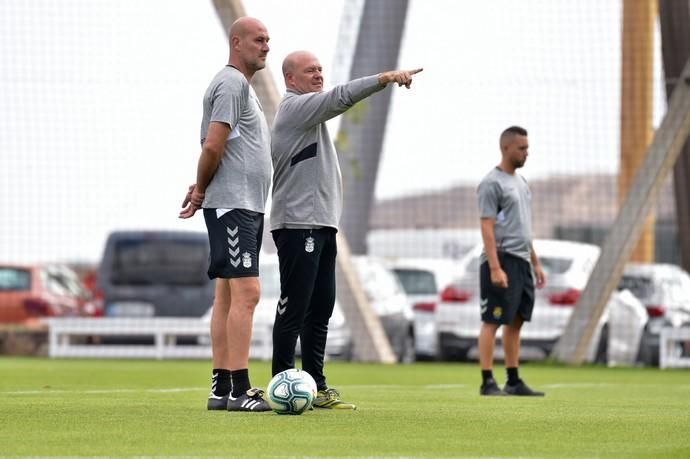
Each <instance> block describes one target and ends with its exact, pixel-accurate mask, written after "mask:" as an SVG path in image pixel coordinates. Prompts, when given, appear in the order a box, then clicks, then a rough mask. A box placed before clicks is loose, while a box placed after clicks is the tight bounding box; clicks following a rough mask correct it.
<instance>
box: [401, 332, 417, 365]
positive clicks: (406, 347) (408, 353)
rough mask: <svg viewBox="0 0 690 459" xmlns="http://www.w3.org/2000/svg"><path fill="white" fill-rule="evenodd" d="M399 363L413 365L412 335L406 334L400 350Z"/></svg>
mask: <svg viewBox="0 0 690 459" xmlns="http://www.w3.org/2000/svg"><path fill="white" fill-rule="evenodd" d="M398 361H399V362H400V363H414V361H415V348H414V336H412V333H407V334H406V335H405V339H404V340H403V342H402V348H401V349H400V355H399V357H398Z"/></svg>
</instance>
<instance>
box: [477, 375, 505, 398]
mask: <svg viewBox="0 0 690 459" xmlns="http://www.w3.org/2000/svg"><path fill="white" fill-rule="evenodd" d="M479 395H489V396H494V395H498V396H503V395H507V394H506V393H505V392H503V391H502V390H501V388H500V387H498V384H496V381H494V380H493V379H489V380H487V381H486V382H485V383H484V384H482V385H481V387H479Z"/></svg>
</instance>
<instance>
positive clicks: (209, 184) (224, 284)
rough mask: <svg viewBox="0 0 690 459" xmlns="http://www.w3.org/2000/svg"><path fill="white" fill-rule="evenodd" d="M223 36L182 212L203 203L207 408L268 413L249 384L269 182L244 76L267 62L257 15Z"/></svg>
mask: <svg viewBox="0 0 690 459" xmlns="http://www.w3.org/2000/svg"><path fill="white" fill-rule="evenodd" d="M229 36H230V37H229V38H230V58H229V61H228V65H227V66H225V67H224V68H223V69H222V70H221V71H220V72H218V74H217V75H216V76H215V78H214V79H213V80H212V81H211V84H210V85H209V86H208V89H207V90H206V93H205V95H204V104H203V118H202V121H201V136H200V137H201V145H202V151H201V156H200V157H199V163H198V166H197V175H196V177H197V179H196V184H194V185H192V186H190V187H189V191H188V193H187V196H186V198H185V200H184V202H183V203H182V207H183V208H184V209H183V210H182V212H180V217H181V218H190V217H191V216H193V215H194V213H195V212H196V211H197V210H198V209H200V208H203V211H204V220H205V221H206V227H207V228H208V236H209V244H210V264H209V269H208V275H209V278H211V279H216V290H215V298H214V301H213V309H212V315H211V346H212V350H213V372H212V377H211V393H210V394H209V397H208V401H207V408H208V409H209V410H226V409H227V410H228V411H250V412H258V411H269V410H270V409H271V408H270V407H269V406H268V403H267V402H266V401H265V400H264V399H263V392H262V391H261V390H259V389H255V388H252V387H251V384H250V382H249V344H250V339H251V334H252V318H253V315H254V309H255V308H256V305H257V303H258V301H259V291H260V288H259V277H258V276H259V251H260V250H261V240H262V233H263V220H264V206H265V204H266V198H267V197H268V191H269V188H270V183H271V156H270V133H269V130H268V126H267V124H266V118H265V116H264V113H263V110H262V108H261V104H260V103H259V100H258V98H257V97H256V94H254V90H253V89H252V88H251V86H250V85H249V82H250V81H251V79H252V76H253V75H254V73H256V72H257V71H258V70H261V69H263V68H264V67H265V66H266V55H267V53H268V51H269V47H268V40H269V37H268V32H267V31H266V27H265V26H264V25H263V24H262V23H261V22H260V21H258V20H256V19H253V18H248V17H243V18H240V19H238V20H237V21H235V22H234V23H233V24H232V26H231V28H230V33H229Z"/></svg>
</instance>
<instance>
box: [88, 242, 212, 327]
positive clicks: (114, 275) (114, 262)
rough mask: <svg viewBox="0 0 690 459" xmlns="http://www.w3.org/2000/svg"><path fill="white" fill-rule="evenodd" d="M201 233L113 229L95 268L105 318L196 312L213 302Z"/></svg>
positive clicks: (207, 248)
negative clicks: (114, 230)
mask: <svg viewBox="0 0 690 459" xmlns="http://www.w3.org/2000/svg"><path fill="white" fill-rule="evenodd" d="M208 256H209V245H208V237H207V235H206V233H203V232H183V231H116V232H113V233H111V234H110V235H109V236H108V239H107V241H106V243H105V249H104V251H103V256H102V258H101V262H100V265H99V268H98V275H97V277H98V279H97V285H98V289H99V290H100V291H101V292H102V296H103V307H104V313H105V315H106V316H108V317H166V316H167V317H201V316H202V315H203V314H204V313H205V312H206V311H207V310H208V308H209V306H210V305H211V304H212V302H213V294H214V288H213V282H211V281H210V280H209V278H208V275H207V274H206V272H207V270H208Z"/></svg>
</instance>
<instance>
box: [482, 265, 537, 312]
mask: <svg viewBox="0 0 690 459" xmlns="http://www.w3.org/2000/svg"><path fill="white" fill-rule="evenodd" d="M498 261H499V263H500V264H501V269H503V271H504V272H505V273H506V276H508V288H498V287H495V286H494V285H493V284H492V283H491V272H490V270H489V263H488V262H486V261H485V262H484V263H482V264H481V266H480V267H479V287H480V296H481V298H480V301H481V303H480V308H481V316H482V322H488V323H492V324H511V323H512V322H513V320H514V319H515V316H516V314H520V316H521V317H522V318H523V319H524V320H525V321H529V320H530V319H531V318H532V310H533V309H534V279H533V278H532V267H531V265H530V264H529V263H528V262H527V261H526V260H524V259H522V258H520V257H516V256H515V255H511V254H509V253H506V252H498Z"/></svg>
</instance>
